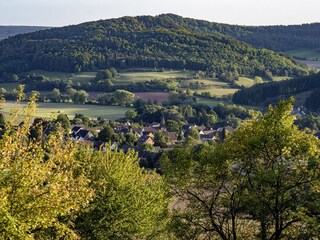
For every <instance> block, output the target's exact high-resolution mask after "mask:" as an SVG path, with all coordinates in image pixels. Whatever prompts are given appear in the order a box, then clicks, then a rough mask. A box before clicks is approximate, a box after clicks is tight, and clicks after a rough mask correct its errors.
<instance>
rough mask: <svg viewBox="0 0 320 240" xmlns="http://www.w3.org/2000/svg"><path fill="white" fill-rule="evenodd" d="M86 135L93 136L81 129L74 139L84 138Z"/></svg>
mask: <svg viewBox="0 0 320 240" xmlns="http://www.w3.org/2000/svg"><path fill="white" fill-rule="evenodd" d="M87 135H91V136H93V135H92V133H91V132H90V131H89V130H86V129H81V130H80V131H79V132H77V134H76V137H78V138H85V137H86V136H87ZM91 136H89V137H91Z"/></svg>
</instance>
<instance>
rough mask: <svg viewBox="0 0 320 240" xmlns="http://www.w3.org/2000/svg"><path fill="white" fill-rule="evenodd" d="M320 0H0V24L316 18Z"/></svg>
mask: <svg viewBox="0 0 320 240" xmlns="http://www.w3.org/2000/svg"><path fill="white" fill-rule="evenodd" d="M319 9H320V0H0V25H36V26H65V25H70V24H78V23H82V22H87V21H93V20H99V19H108V18H115V17H121V16H137V15H153V16H155V15H158V14H162V13H174V14H178V15H181V16H184V17H192V18H197V19H204V20H208V21H212V22H220V23H229V24H238V25H280V24H281V25H288V24H301V23H312V22H320V14H319Z"/></svg>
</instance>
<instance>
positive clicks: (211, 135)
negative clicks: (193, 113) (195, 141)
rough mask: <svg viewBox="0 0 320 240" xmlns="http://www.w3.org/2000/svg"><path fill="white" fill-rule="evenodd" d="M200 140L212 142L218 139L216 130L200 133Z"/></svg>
mask: <svg viewBox="0 0 320 240" xmlns="http://www.w3.org/2000/svg"><path fill="white" fill-rule="evenodd" d="M200 139H201V140H202V141H211V140H214V139H216V131H214V130H207V131H201V132H200Z"/></svg>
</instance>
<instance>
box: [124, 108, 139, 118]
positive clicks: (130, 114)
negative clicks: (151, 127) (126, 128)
mask: <svg viewBox="0 0 320 240" xmlns="http://www.w3.org/2000/svg"><path fill="white" fill-rule="evenodd" d="M137 115H138V114H137V112H136V111H134V110H128V111H126V113H125V117H126V118H128V119H134V118H135V117H137Z"/></svg>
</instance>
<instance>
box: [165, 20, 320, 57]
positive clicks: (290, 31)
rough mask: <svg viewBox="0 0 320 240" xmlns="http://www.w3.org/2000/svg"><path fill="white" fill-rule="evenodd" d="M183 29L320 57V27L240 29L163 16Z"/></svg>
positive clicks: (316, 24) (247, 27) (259, 46)
mask: <svg viewBox="0 0 320 240" xmlns="http://www.w3.org/2000/svg"><path fill="white" fill-rule="evenodd" d="M161 16H162V17H164V18H169V19H172V20H173V21H174V22H176V23H177V24H179V25H180V26H182V27H184V28H186V29H188V30H189V31H193V32H202V33H209V34H210V33H220V34H224V35H228V36H231V37H233V38H235V39H238V40H240V41H244V42H246V43H249V44H251V45H252V46H254V47H257V48H267V49H271V50H274V51H282V52H286V51H290V50H294V49H299V48H305V49H306V48H307V49H315V50H317V51H319V54H320V23H311V24H301V25H288V26H285V25H279V26H240V25H230V24H221V23H214V22H208V21H203V20H197V19H191V18H183V17H181V16H178V15H174V14H163V15H161Z"/></svg>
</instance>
